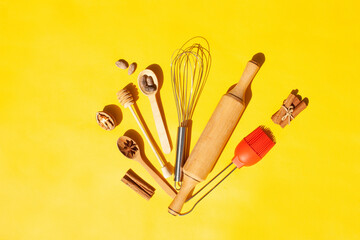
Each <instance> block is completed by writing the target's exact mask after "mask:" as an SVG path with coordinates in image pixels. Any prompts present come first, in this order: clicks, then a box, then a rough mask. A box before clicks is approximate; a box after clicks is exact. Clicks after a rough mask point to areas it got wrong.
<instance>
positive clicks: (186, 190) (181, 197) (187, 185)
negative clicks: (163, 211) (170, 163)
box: [168, 175, 199, 216]
mask: <svg viewBox="0 0 360 240" xmlns="http://www.w3.org/2000/svg"><path fill="white" fill-rule="evenodd" d="M198 183H199V182H198V181H196V180H194V179H192V178H190V177H188V176H186V175H184V179H183V182H182V184H181V189H180V191H179V192H178V194H177V195H176V197H175V198H174V200H173V201H172V202H171V204H170V206H169V207H168V212H169V213H171V214H172V215H174V216H177V215H179V214H180V211H181V208H182V206H183V205H184V202H185V201H186V199H187V198H188V196H189V195H190V193H191V192H192V190H193V189H194V188H195V186H196V184H198Z"/></svg>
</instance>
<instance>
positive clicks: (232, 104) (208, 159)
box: [168, 61, 259, 215]
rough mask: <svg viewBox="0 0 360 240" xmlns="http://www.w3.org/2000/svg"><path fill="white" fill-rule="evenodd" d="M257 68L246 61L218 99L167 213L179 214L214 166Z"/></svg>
mask: <svg viewBox="0 0 360 240" xmlns="http://www.w3.org/2000/svg"><path fill="white" fill-rule="evenodd" d="M258 70H259V66H258V65H257V64H256V63H255V62H254V61H250V62H248V63H247V65H246V67H245V70H244V73H243V74H242V76H241V78H240V81H239V82H238V83H237V85H236V86H235V87H234V88H233V89H232V90H231V91H229V92H228V93H227V94H225V95H224V96H223V97H222V98H221V100H220V102H219V104H218V105H217V107H216V109H215V111H214V112H213V114H212V116H211V118H210V120H209V122H208V123H207V125H206V127H205V129H204V130H203V132H202V134H201V136H200V138H199V140H198V141H197V143H196V145H195V147H194V149H193V150H192V152H191V154H190V156H189V158H188V159H187V161H186V163H185V166H184V169H183V172H184V180H183V184H182V187H181V189H180V191H179V192H178V194H177V195H176V197H175V198H174V200H173V201H172V203H171V204H170V206H169V209H168V211H169V213H171V214H173V215H178V214H180V212H181V208H182V206H183V204H184V202H185V201H186V199H187V197H188V195H189V193H190V192H191V191H192V190H193V189H194V187H195V185H196V184H197V183H199V182H201V181H204V180H205V178H206V177H207V176H208V174H209V173H210V171H211V170H212V169H213V167H214V165H215V163H216V161H217V159H218V158H219V156H220V154H221V152H222V150H223V149H224V147H225V145H226V143H227V141H228V140H229V138H230V136H231V134H232V132H233V130H234V129H235V127H236V125H237V123H238V122H239V120H240V117H241V115H242V113H243V111H244V109H245V105H244V102H243V99H244V97H245V91H246V89H247V87H248V86H249V84H250V82H251V81H252V80H253V78H254V77H255V75H256V73H257V71H258Z"/></svg>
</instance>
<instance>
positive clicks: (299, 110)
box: [280, 101, 307, 128]
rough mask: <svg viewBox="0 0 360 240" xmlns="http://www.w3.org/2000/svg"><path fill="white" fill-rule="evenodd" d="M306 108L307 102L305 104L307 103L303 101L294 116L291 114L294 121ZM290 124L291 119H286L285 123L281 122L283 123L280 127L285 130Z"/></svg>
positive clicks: (295, 110) (293, 113)
mask: <svg viewBox="0 0 360 240" xmlns="http://www.w3.org/2000/svg"><path fill="white" fill-rule="evenodd" d="M306 107H307V105H306V102H305V101H301V102H300V103H299V104H298V105H297V106H296V107H295V109H294V111H293V112H292V114H291V116H292V117H293V119H294V118H295V117H296V116H297V115H299V113H300V112H302V111H303V110H304V109H305V108H306ZM290 121H292V120H291V119H290ZM288 124H289V119H288V118H286V119H285V120H284V121H281V122H280V126H281V127H282V128H284V127H285V126H286V125H288Z"/></svg>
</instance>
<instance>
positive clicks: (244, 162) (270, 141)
mask: <svg viewBox="0 0 360 240" xmlns="http://www.w3.org/2000/svg"><path fill="white" fill-rule="evenodd" d="M274 145H275V138H274V136H273V135H272V133H271V131H270V130H268V129H266V128H265V127H263V126H260V127H258V128H256V129H255V130H254V131H252V132H251V133H250V134H249V135H247V136H246V137H245V138H244V139H242V140H241V142H240V143H239V144H238V145H237V147H236V148H235V156H234V157H233V159H232V162H231V163H230V164H229V165H228V166H227V167H225V168H224V169H223V170H222V171H221V172H220V173H218V174H217V175H216V176H215V177H214V178H213V179H211V180H210V181H209V182H208V183H207V184H206V185H205V186H204V187H202V188H201V189H200V190H199V191H198V192H197V193H195V194H194V195H193V196H192V197H191V198H189V199H188V201H189V200H190V199H192V198H193V197H195V196H196V195H197V194H198V193H199V192H200V191H201V190H203V189H204V188H205V187H206V186H207V185H208V184H210V183H211V182H212V181H213V180H214V179H216V178H217V177H218V176H219V175H220V174H222V173H223V172H224V171H225V170H226V169H227V168H228V167H230V166H231V165H232V163H233V164H235V167H234V168H233V169H232V170H231V171H230V172H229V173H228V174H227V175H226V176H225V177H224V178H223V179H221V180H220V181H219V182H218V183H217V184H216V185H215V186H214V187H213V188H212V189H210V190H209V191H208V192H207V193H206V194H205V195H204V196H202V197H201V198H200V199H199V200H198V201H197V202H196V203H195V204H194V206H193V207H192V208H191V210H190V211H188V212H186V213H182V214H179V216H183V215H186V214H188V213H190V212H191V211H192V210H193V209H194V208H195V206H196V205H197V204H198V203H199V202H200V201H201V200H202V199H203V198H204V197H206V196H207V195H208V194H209V193H210V192H211V191H212V190H214V189H215V188H216V187H217V186H218V185H219V184H220V183H221V182H222V181H224V180H225V178H227V177H228V176H229V175H230V174H231V173H232V172H233V171H234V170H235V169H236V168H241V167H243V166H251V165H254V164H255V163H257V162H258V161H260V160H261V159H262V158H263V157H264V156H265V155H266V154H267V153H268V152H269V151H270V149H271V148H272V147H273V146H274Z"/></svg>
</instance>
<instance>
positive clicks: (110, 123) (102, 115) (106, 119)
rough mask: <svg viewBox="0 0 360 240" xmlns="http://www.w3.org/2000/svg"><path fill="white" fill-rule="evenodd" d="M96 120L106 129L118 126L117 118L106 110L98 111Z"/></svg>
mask: <svg viewBox="0 0 360 240" xmlns="http://www.w3.org/2000/svg"><path fill="white" fill-rule="evenodd" d="M96 122H97V123H98V124H99V126H100V127H101V128H103V129H105V130H108V131H109V130H113V129H114V128H115V126H116V122H115V119H114V118H113V117H112V116H111V115H109V114H107V113H106V112H103V111H100V112H97V113H96Z"/></svg>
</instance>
